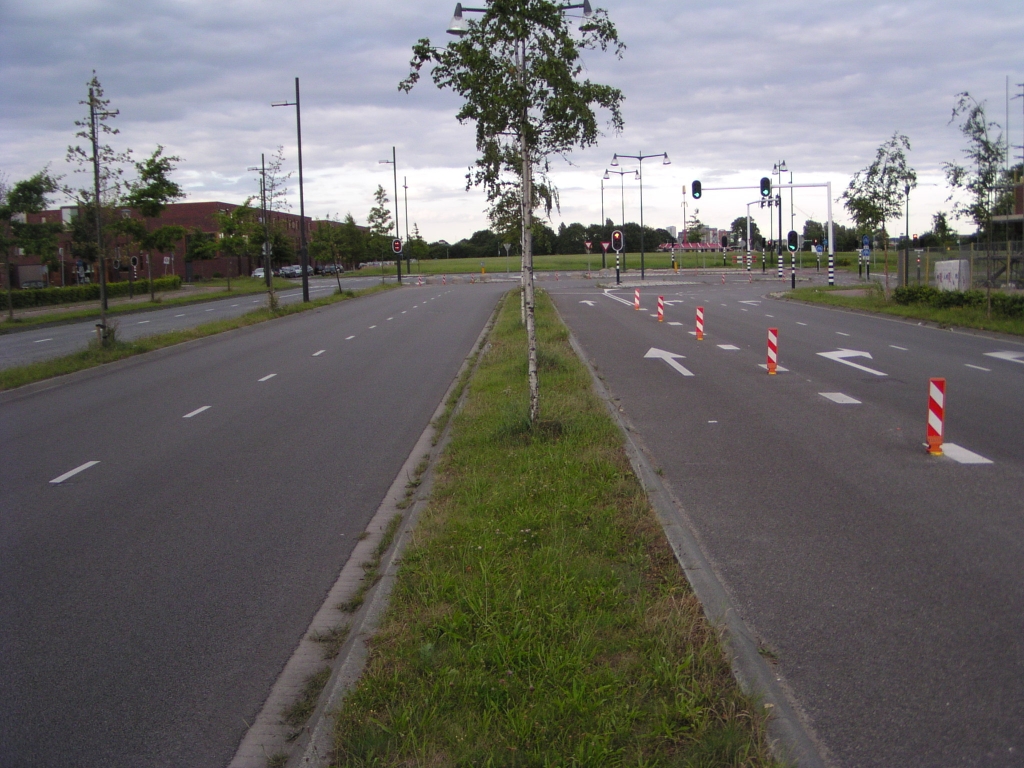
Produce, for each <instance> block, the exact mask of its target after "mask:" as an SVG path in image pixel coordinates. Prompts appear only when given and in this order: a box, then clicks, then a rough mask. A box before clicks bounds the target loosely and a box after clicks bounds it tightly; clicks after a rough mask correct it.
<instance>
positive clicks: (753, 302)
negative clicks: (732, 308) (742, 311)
mask: <svg viewBox="0 0 1024 768" xmlns="http://www.w3.org/2000/svg"><path fill="white" fill-rule="evenodd" d="M760 303H761V302H760V301H755V300H753V299H748V300H747V301H741V302H740V304H750V305H751V306H754V307H756V306H757V305H758V304H760Z"/></svg>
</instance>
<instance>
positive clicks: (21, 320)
mask: <svg viewBox="0 0 1024 768" xmlns="http://www.w3.org/2000/svg"><path fill="white" fill-rule="evenodd" d="M198 285H199V286H200V287H203V288H214V289H219V290H212V291H210V290H205V291H198V292H192V291H190V290H188V289H179V290H177V291H166V292H163V293H161V292H159V291H158V292H157V294H156V301H155V302H153V301H149V300H148V299H145V300H138V301H132V300H125V299H120V298H119V299H111V300H110V302H109V303H108V304H109V307H110V308H109V309H108V310H107V315H108V316H109V317H117V316H118V315H123V314H127V313H132V312H142V311H145V310H147V309H164V308H167V307H177V306H181V305H183V304H194V303H196V302H202V301H214V300H216V299H228V298H231V297H232V296H240V295H243V294H251V293H261V292H264V291H266V290H267V284H266V283H265V282H263V281H262V280H254V279H253V278H251V277H241V278H237V277H236V278H233V279H232V280H231V290H230V291H228V290H227V281H226V280H224V279H217V280H207V281H204V282H202V283H198ZM299 285H301V283H299V282H297V281H296V282H293V281H291V280H282V279H281V278H279V277H275V278H274V290H275V291H283V290H287V289H289V288H295V287H298V286H299ZM139 295H142V296H148V295H149V294H148V293H147V294H137V296H139ZM60 307H61V305H57V306H54V307H40V308H38V310H32V311H31V313H27V314H26V310H15V313H16V314H15V318H14V321H13V322H11V321H10V320H8V319H7V315H6V314H4V315H3V316H2V319H0V333H9V332H11V331H14V330H18V329H23V328H31V327H32V326H36V325H42V324H44V323H53V322H59V323H75V322H80V321H82V320H91V319H93V318H99V316H100V310H99V302H96V301H92V302H88V303H86V304H84V305H78V306H77V307H76V305H63V308H60ZM19 312H20V313H22V315H21V316H20V317H19V316H18V314H17V313H19Z"/></svg>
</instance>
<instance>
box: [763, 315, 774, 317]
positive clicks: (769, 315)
mask: <svg viewBox="0 0 1024 768" xmlns="http://www.w3.org/2000/svg"><path fill="white" fill-rule="evenodd" d="M765 317H775V315H765Z"/></svg>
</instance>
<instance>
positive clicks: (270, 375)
mask: <svg viewBox="0 0 1024 768" xmlns="http://www.w3.org/2000/svg"><path fill="white" fill-rule="evenodd" d="M275 376H277V374H276V373H271V374H269V375H267V376H264V377H263V378H262V379H256V381H268V380H270V379H272V378H274V377H275Z"/></svg>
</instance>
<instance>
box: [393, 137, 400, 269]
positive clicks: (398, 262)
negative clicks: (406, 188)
mask: <svg viewBox="0 0 1024 768" xmlns="http://www.w3.org/2000/svg"><path fill="white" fill-rule="evenodd" d="M391 170H392V171H393V172H394V174H395V237H397V238H399V239H401V237H402V235H401V233H400V231H399V229H398V160H397V158H396V156H395V148H394V147H392V148H391ZM397 256H398V258H397V259H395V264H396V265H397V266H398V282H399V284H401V282H402V254H400V253H399V254H397Z"/></svg>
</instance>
